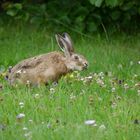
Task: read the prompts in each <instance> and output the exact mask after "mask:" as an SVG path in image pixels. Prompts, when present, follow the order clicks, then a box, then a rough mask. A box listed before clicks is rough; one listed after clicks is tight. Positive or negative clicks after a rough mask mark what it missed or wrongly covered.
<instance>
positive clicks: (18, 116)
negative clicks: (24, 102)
mask: <svg viewBox="0 0 140 140" xmlns="http://www.w3.org/2000/svg"><path fill="white" fill-rule="evenodd" d="M24 117H25V114H24V113H20V114H18V115H17V116H16V118H17V119H22V118H24Z"/></svg>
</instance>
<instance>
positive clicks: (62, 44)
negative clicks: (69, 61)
mask: <svg viewBox="0 0 140 140" xmlns="http://www.w3.org/2000/svg"><path fill="white" fill-rule="evenodd" d="M55 37H56V41H57V44H58V46H59V47H60V49H61V50H62V51H63V52H64V54H65V56H66V57H69V56H71V52H70V51H69V49H68V47H67V46H68V43H67V41H65V40H64V38H63V37H62V36H61V35H59V34H56V35H55Z"/></svg>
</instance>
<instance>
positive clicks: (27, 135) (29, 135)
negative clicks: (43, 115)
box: [24, 132, 32, 137]
mask: <svg viewBox="0 0 140 140" xmlns="http://www.w3.org/2000/svg"><path fill="white" fill-rule="evenodd" d="M24 136H25V137H32V132H28V133H25V134H24Z"/></svg>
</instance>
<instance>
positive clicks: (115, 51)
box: [0, 27, 140, 140]
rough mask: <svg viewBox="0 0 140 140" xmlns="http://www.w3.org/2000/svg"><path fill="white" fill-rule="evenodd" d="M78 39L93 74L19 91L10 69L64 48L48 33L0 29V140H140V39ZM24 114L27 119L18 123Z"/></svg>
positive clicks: (68, 77)
mask: <svg viewBox="0 0 140 140" xmlns="http://www.w3.org/2000/svg"><path fill="white" fill-rule="evenodd" d="M73 38H74V44H75V48H76V51H77V52H80V53H82V54H84V56H85V57H86V58H87V59H88V61H89V63H90V66H89V69H88V70H87V71H85V72H80V73H73V74H70V75H67V76H66V77H63V78H62V79H61V80H60V81H59V84H58V85H57V86H56V87H54V86H52V85H49V86H48V87H43V86H42V87H40V88H28V87H25V86H17V87H16V88H14V87H10V86H9V84H8V83H7V81H5V80H4V74H5V70H6V68H7V67H8V66H9V65H14V64H16V63H17V62H18V61H20V60H22V59H24V58H28V57H31V56H34V55H37V54H41V53H47V52H50V51H53V50H58V48H57V45H56V42H55V40H54V35H52V34H50V33H49V32H48V31H46V30H37V29H36V28H35V29H34V28H31V29H30V28H28V27H26V28H20V27H0V57H1V58H0V73H1V76H0V83H1V84H2V85H3V88H2V89H1V90H0V140H9V139H10V140H19V139H20V140H24V139H32V140H38V139H40V140H46V139H49V140H58V139H60V140H62V139H68V140H85V139H87V140H90V139H91V140H93V139H95V140H98V139H99V140H100V139H102V140H110V139H111V140H131V139H133V140H138V139H139V138H140V133H139V130H140V113H139V112H140V93H139V92H140V86H138V83H139V82H140V64H138V62H139V61H140V55H139V52H140V46H139V44H140V39H139V38H140V36H139V35H137V36H126V35H117V36H113V37H110V41H109V42H107V41H106V40H105V38H104V37H102V36H100V35H95V36H94V37H93V39H90V38H84V37H82V36H78V37H77V36H76V37H73ZM77 38H78V40H77ZM89 75H90V77H89ZM90 78H91V79H90ZM20 113H23V114H25V117H23V118H21V119H17V118H16V117H17V115H19V114H20ZM87 120H95V121H96V123H95V124H96V125H95V124H94V125H86V124H85V121H87Z"/></svg>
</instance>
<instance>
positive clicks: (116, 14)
mask: <svg viewBox="0 0 140 140" xmlns="http://www.w3.org/2000/svg"><path fill="white" fill-rule="evenodd" d="M120 15H121V12H120V11H113V12H111V18H112V19H113V20H118V19H119V18H120Z"/></svg>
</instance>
